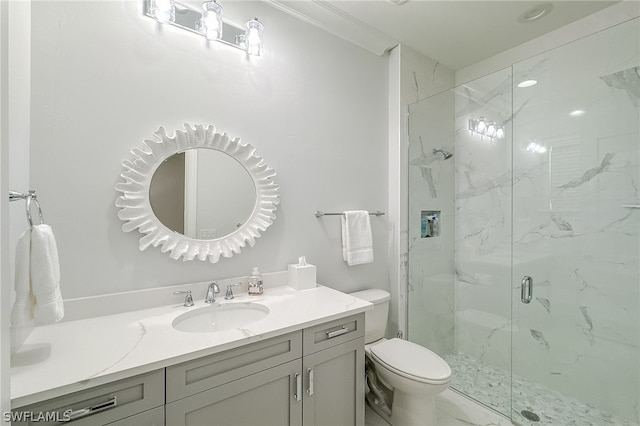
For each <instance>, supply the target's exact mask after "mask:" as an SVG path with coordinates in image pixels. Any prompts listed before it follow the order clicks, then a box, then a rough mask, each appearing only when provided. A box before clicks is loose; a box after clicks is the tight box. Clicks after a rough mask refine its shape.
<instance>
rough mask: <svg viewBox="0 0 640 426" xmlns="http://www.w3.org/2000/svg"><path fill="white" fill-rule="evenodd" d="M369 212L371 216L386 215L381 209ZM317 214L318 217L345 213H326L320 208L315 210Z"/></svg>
mask: <svg viewBox="0 0 640 426" xmlns="http://www.w3.org/2000/svg"><path fill="white" fill-rule="evenodd" d="M369 214H370V215H371V216H384V212H381V211H379V210H376V211H375V212H369ZM315 215H316V217H320V216H342V215H344V213H325V212H321V211H320V210H316V211H315Z"/></svg>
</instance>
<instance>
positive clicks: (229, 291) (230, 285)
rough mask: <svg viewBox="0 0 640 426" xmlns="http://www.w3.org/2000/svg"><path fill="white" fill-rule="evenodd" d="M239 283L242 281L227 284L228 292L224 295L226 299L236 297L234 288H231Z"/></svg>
mask: <svg viewBox="0 0 640 426" xmlns="http://www.w3.org/2000/svg"><path fill="white" fill-rule="evenodd" d="M238 285H242V283H235V284H227V294H226V295H225V296H224V298H225V300H231V299H233V298H234V296H233V290H231V287H235V286H238Z"/></svg>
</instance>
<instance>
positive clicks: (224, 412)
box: [166, 359, 302, 426]
mask: <svg viewBox="0 0 640 426" xmlns="http://www.w3.org/2000/svg"><path fill="white" fill-rule="evenodd" d="M301 364H302V361H301V360H300V359H297V360H294V361H290V362H288V363H286V364H282V365H279V366H277V367H273V368H269V369H267V370H264V371H261V372H259V373H255V374H252V375H251V376H248V377H244V378H242V379H239V380H235V381H232V382H229V383H227V384H224V385H221V386H218V387H215V388H212V389H209V390H207V391H204V392H200V393H197V394H195V395H192V396H189V397H187V398H183V399H180V400H177V401H174V402H172V403H170V404H167V406H166V421H167V425H171V426H183V425H184V426H186V425H189V426H196V425H198V426H211V425H225V426H233V425H237V426H251V425H256V426H261V425H264V426H286V425H296V426H298V425H301V423H302V401H298V400H297V398H296V392H301V390H302V389H299V390H298V389H297V386H296V382H297V375H299V374H300V372H301V366H302V365H301Z"/></svg>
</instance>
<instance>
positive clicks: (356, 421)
mask: <svg viewBox="0 0 640 426" xmlns="http://www.w3.org/2000/svg"><path fill="white" fill-rule="evenodd" d="M302 368H303V377H304V389H305V392H304V407H303V422H304V425H305V426H312V425H313V426H336V425H340V426H349V425H363V424H364V339H362V338H360V339H355V340H352V341H350V342H347V343H343V344H341V345H337V346H334V347H332V348H329V349H325V350H323V351H319V352H316V353H314V354H311V355H307V356H305V357H304V359H303V367H302Z"/></svg>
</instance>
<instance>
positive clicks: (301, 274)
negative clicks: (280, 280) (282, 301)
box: [289, 264, 316, 290]
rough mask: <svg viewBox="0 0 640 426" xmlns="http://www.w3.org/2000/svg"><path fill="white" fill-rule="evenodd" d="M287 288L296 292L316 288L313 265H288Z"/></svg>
mask: <svg viewBox="0 0 640 426" xmlns="http://www.w3.org/2000/svg"><path fill="white" fill-rule="evenodd" d="M289 287H292V288H295V289H296V290H306V289H308V288H316V267H315V265H310V264H306V265H289Z"/></svg>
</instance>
